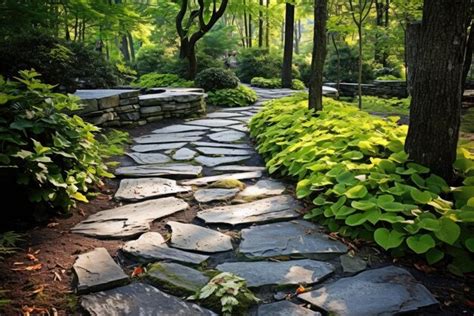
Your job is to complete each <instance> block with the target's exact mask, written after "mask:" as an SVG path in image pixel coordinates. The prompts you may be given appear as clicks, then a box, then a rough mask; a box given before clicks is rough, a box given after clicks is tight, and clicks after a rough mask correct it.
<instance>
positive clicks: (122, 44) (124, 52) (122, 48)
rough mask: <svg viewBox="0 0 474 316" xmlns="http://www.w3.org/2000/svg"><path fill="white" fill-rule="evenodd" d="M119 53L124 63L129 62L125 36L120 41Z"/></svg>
mask: <svg viewBox="0 0 474 316" xmlns="http://www.w3.org/2000/svg"><path fill="white" fill-rule="evenodd" d="M120 51H121V52H122V55H123V58H124V59H125V61H126V62H130V51H129V50H128V40H127V35H122V39H121V41H120Z"/></svg>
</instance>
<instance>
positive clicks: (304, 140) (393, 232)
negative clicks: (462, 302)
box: [250, 95, 474, 274]
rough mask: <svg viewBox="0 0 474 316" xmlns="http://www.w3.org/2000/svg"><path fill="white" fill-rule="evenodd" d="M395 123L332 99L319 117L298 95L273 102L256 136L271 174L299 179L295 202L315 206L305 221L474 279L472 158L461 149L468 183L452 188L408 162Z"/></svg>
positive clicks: (258, 120)
mask: <svg viewBox="0 0 474 316" xmlns="http://www.w3.org/2000/svg"><path fill="white" fill-rule="evenodd" d="M397 120H398V118H397V117H389V118H388V119H382V118H377V117H374V116H371V115H370V114H368V113H366V112H363V111H359V110H357V109H356V108H355V107H353V106H348V104H346V103H344V102H340V101H335V100H331V99H326V98H325V99H324V110H323V111H321V112H318V113H314V112H313V111H312V110H308V109H307V96H306V95H298V96H294V97H290V98H286V99H281V100H278V101H273V102H269V103H268V104H267V106H266V107H265V108H264V110H263V111H261V112H260V113H258V114H257V115H256V116H254V118H253V119H252V121H251V122H250V129H251V135H252V136H253V137H255V138H256V140H257V142H258V147H257V148H258V152H259V153H260V154H261V155H262V156H263V157H264V159H265V160H266V165H267V168H268V170H269V172H270V173H275V172H277V171H278V172H279V173H281V174H283V175H289V176H292V177H294V178H296V179H298V180H299V182H298V185H297V187H296V194H297V196H298V197H299V198H310V199H311V200H312V202H313V205H314V208H313V209H312V210H311V211H309V212H308V213H307V214H306V215H305V218H306V219H311V220H315V221H317V222H318V223H321V224H323V225H325V226H326V227H328V228H329V229H330V230H331V231H334V232H338V233H339V234H340V235H341V236H347V237H350V238H353V239H355V238H364V239H367V240H375V242H376V243H377V244H378V245H379V246H381V247H382V248H384V249H385V250H391V251H392V254H393V255H396V256H399V255H404V254H413V253H414V254H420V255H424V256H425V259H426V260H427V262H428V263H430V264H433V263H436V262H438V261H440V260H442V259H443V258H446V259H449V260H450V265H449V266H448V268H449V269H450V271H452V272H453V273H457V274H462V273H467V272H472V271H474V260H473V259H472V252H473V251H474V230H473V227H472V224H471V223H472V222H473V221H474V199H473V196H474V161H473V160H472V159H473V158H474V155H473V154H472V153H470V152H469V151H467V150H465V149H460V152H459V158H458V160H457V162H456V163H455V167H456V168H457V170H458V172H459V174H460V175H462V176H463V177H465V180H464V182H463V184H464V185H461V186H458V187H454V188H451V187H450V186H449V185H448V184H447V183H446V182H445V181H444V180H443V179H442V178H440V177H438V176H436V175H434V174H432V173H430V171H429V169H428V168H425V167H424V166H421V165H419V164H416V163H414V162H412V161H410V160H409V158H408V155H407V154H406V153H405V152H404V150H403V148H404V147H403V146H404V144H403V143H404V140H405V137H406V132H407V126H399V125H397V123H396V122H397ZM470 253H471V254H470Z"/></svg>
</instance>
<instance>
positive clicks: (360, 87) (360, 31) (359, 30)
mask: <svg viewBox="0 0 474 316" xmlns="http://www.w3.org/2000/svg"><path fill="white" fill-rule="evenodd" d="M357 33H358V34H359V74H358V79H357V93H358V95H359V109H360V110H362V23H360V24H359V25H357Z"/></svg>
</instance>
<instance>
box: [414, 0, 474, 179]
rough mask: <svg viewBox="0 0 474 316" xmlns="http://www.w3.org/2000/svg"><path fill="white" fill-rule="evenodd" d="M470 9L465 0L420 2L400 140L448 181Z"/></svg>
mask: <svg viewBox="0 0 474 316" xmlns="http://www.w3.org/2000/svg"><path fill="white" fill-rule="evenodd" d="M469 9H470V0H430V1H425V2H424V5H423V20H422V24H421V32H420V40H419V49H418V51H417V62H416V72H415V78H414V86H413V96H412V101H411V106H410V126H409V129H408V135H407V138H406V142H405V150H406V151H407V153H408V154H409V155H410V159H411V160H414V161H415V162H417V163H420V164H422V165H425V166H427V167H429V168H430V169H431V171H432V172H433V173H435V174H437V175H439V176H441V177H444V178H445V179H446V180H448V181H452V180H453V178H454V171H453V163H454V161H455V159H456V148H457V143H458V137H459V124H460V114H461V97H462V91H461V90H462V87H461V84H462V68H463V62H464V55H465V50H466V37H467V36H466V33H467V27H468V22H469V12H470V10H469Z"/></svg>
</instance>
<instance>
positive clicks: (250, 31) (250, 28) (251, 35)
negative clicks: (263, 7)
mask: <svg viewBox="0 0 474 316" xmlns="http://www.w3.org/2000/svg"><path fill="white" fill-rule="evenodd" d="M252 38H253V29H252V14H250V13H249V39H248V41H249V43H248V46H249V47H252Z"/></svg>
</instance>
